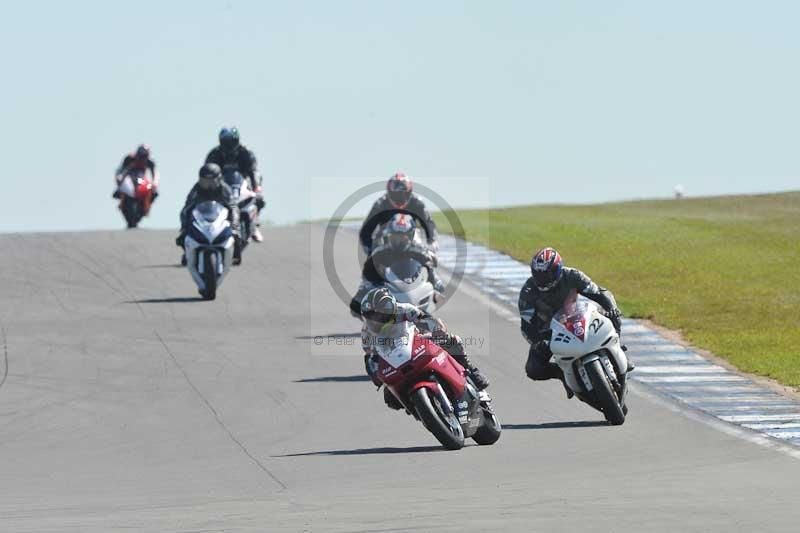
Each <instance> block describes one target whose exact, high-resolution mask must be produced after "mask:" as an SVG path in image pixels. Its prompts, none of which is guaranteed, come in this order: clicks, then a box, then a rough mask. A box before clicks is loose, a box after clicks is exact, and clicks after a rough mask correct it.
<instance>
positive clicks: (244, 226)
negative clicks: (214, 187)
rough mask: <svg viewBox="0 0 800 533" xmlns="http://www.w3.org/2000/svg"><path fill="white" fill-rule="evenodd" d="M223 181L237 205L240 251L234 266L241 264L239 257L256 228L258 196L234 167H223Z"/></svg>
mask: <svg viewBox="0 0 800 533" xmlns="http://www.w3.org/2000/svg"><path fill="white" fill-rule="evenodd" d="M222 176H223V180H224V181H225V183H227V184H228V186H229V187H230V188H231V192H232V193H233V200H234V201H235V202H236V203H237V204H238V205H239V233H240V235H241V241H240V242H241V244H240V246H241V250H240V253H239V259H238V261H237V260H236V258H234V260H233V264H234V265H238V264H240V263H241V262H242V259H241V256H242V253H243V252H244V249H245V248H247V244H248V243H249V242H250V237H252V235H253V232H254V231H255V228H256V226H257V225H258V207H257V206H256V199H257V198H258V195H257V194H256V193H255V192H253V190H252V189H251V188H250V184H249V182H248V181H247V180H246V179H245V177H244V176H242V174H241V172H239V171H238V170H237V169H236V166H235V165H225V169H224V170H223V173H222Z"/></svg>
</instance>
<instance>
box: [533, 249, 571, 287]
mask: <svg viewBox="0 0 800 533" xmlns="http://www.w3.org/2000/svg"><path fill="white" fill-rule="evenodd" d="M531 274H532V275H533V283H534V284H535V285H536V288H538V289H539V290H540V291H549V290H550V289H552V288H553V287H555V286H556V284H557V283H558V282H559V281H561V277H562V276H563V275H564V268H563V262H562V261H561V254H559V253H558V252H557V251H556V250H555V249H554V248H549V247H548V248H542V249H541V250H539V251H538V252H536V255H534V256H533V259H531Z"/></svg>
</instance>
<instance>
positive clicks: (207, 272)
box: [203, 251, 217, 300]
mask: <svg viewBox="0 0 800 533" xmlns="http://www.w3.org/2000/svg"><path fill="white" fill-rule="evenodd" d="M203 255H204V256H205V259H204V261H205V265H203V281H204V282H205V284H206V289H205V291H203V298H205V299H206V300H213V299H215V298H216V297H217V254H216V253H214V252H212V251H207V252H206V253H205V254H203Z"/></svg>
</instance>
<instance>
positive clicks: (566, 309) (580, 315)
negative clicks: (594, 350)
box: [553, 291, 591, 340]
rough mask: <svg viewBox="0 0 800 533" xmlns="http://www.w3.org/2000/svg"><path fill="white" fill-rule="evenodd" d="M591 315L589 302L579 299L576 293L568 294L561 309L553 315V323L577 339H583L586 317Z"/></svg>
mask: <svg viewBox="0 0 800 533" xmlns="http://www.w3.org/2000/svg"><path fill="white" fill-rule="evenodd" d="M590 313H591V308H590V300H588V299H586V298H582V297H581V298H579V297H578V294H577V292H575V291H572V292H570V294H569V296H567V298H566V300H565V301H564V305H562V306H561V309H559V310H558V312H556V314H555V315H553V321H554V322H558V323H559V324H561V325H562V326H564V328H565V329H566V330H567V331H569V332H570V333H572V334H573V335H575V336H576V337H578V338H579V339H580V340H583V339H584V335H585V334H586V317H587V316H589V314H590Z"/></svg>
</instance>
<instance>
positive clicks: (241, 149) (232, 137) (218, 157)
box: [206, 128, 265, 242]
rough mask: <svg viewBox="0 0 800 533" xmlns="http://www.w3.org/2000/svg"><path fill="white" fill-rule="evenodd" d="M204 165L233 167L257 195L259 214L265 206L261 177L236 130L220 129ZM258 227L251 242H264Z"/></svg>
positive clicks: (250, 152) (253, 156)
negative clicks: (217, 138)
mask: <svg viewBox="0 0 800 533" xmlns="http://www.w3.org/2000/svg"><path fill="white" fill-rule="evenodd" d="M206 163H214V164H216V165H218V166H219V167H220V168H225V166H226V165H235V166H236V167H237V169H238V170H239V172H241V173H242V175H243V176H244V177H245V178H247V179H248V180H250V189H252V191H253V192H255V193H256V194H257V195H258V197H257V200H256V206H257V207H258V212H259V215H260V214H261V210H262V209H264V205H265V204H264V198H263V196H262V193H263V188H262V186H261V181H262V177H261V174H259V173H258V168H257V162H256V156H255V154H254V153H253V152H252V151H250V150H248V149H247V147H246V146H244V145H243V144H241V143H240V142H239V130H238V129H236V128H222V129H221V130H220V132H219V145H217V146H215V147H214V148H212V149H211V151H210V152H209V153H208V155H207V156H206ZM259 218H260V216H259ZM260 225H261V223H260V222H258V223H257V224H256V227H255V228H253V240H254V241H256V242H261V241H263V240H264V237H263V236H262V235H261V229H260V228H259V226H260Z"/></svg>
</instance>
